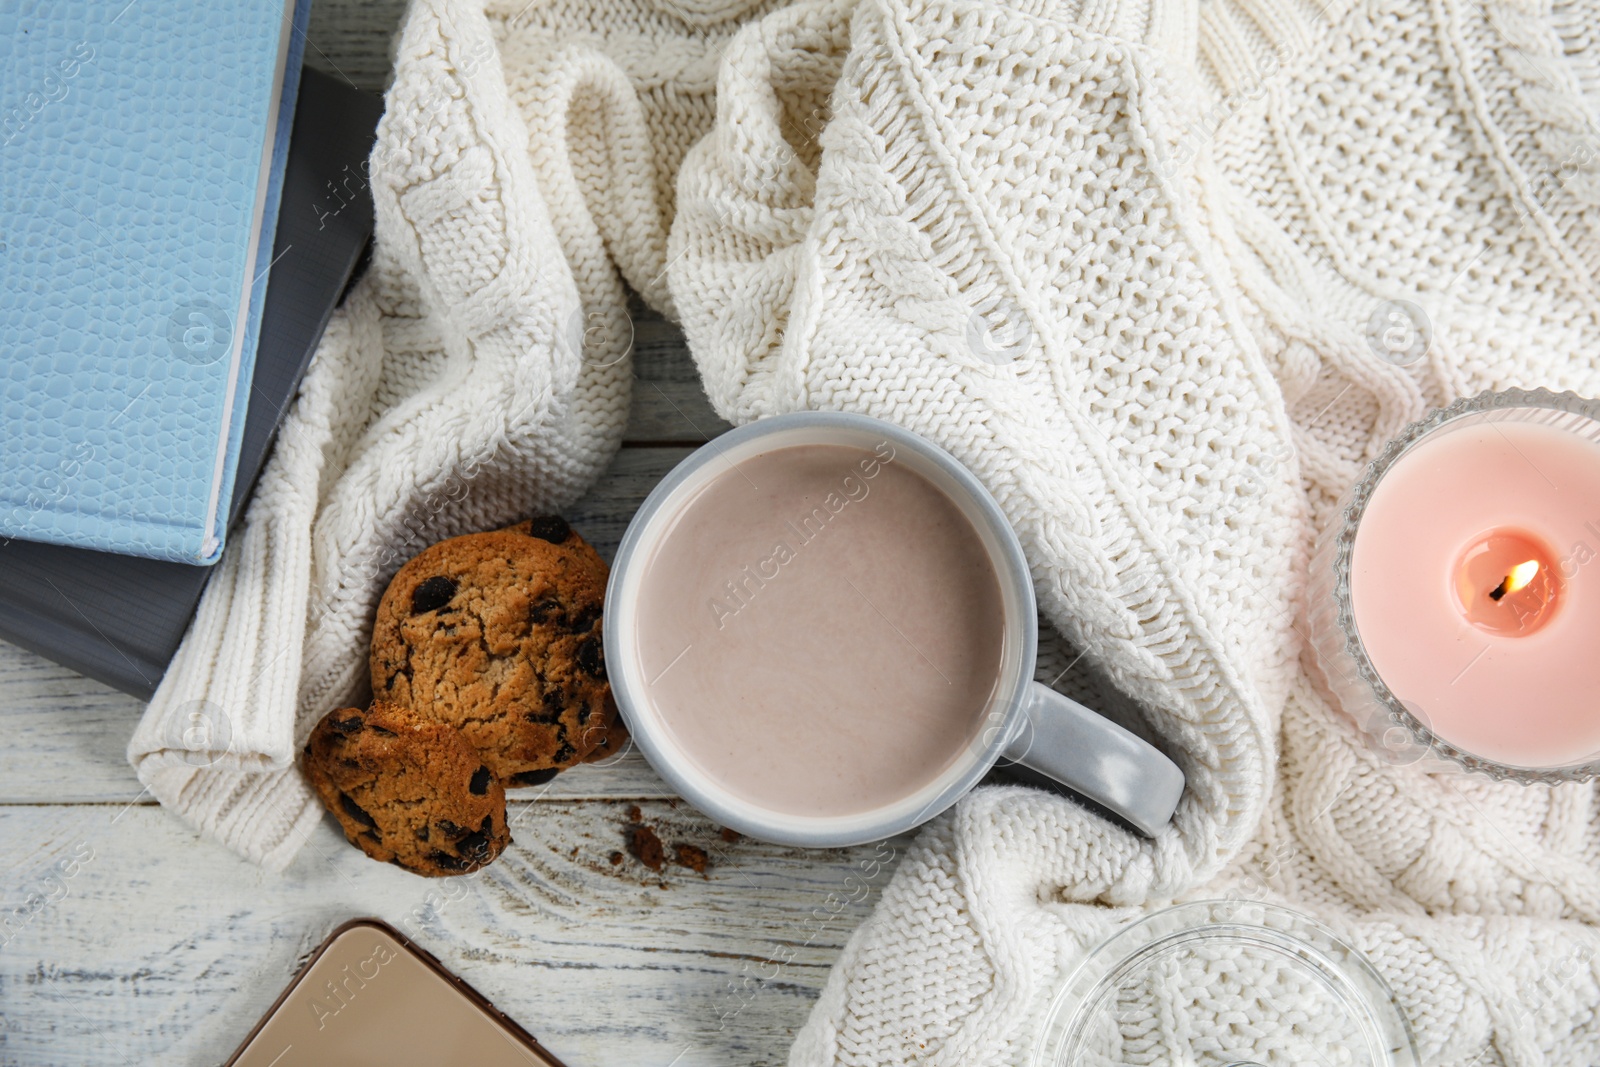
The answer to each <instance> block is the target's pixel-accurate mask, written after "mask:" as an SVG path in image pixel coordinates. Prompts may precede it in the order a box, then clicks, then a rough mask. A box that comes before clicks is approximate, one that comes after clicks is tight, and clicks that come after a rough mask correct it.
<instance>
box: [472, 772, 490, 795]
mask: <svg viewBox="0 0 1600 1067" xmlns="http://www.w3.org/2000/svg"><path fill="white" fill-rule="evenodd" d="M467 788H468V789H470V790H471V791H472V795H473V796H475V797H481V796H483V794H485V793H487V792H488V791H489V768H487V767H479V768H478V769H477V770H475V771H473V772H472V781H470V782H468V783H467Z"/></svg>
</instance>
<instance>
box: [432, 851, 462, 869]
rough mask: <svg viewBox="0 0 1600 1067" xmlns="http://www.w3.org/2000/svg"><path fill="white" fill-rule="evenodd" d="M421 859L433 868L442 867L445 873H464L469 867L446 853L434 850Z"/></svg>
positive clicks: (456, 857) (459, 859)
mask: <svg viewBox="0 0 1600 1067" xmlns="http://www.w3.org/2000/svg"><path fill="white" fill-rule="evenodd" d="M423 858H424V859H426V860H427V861H428V862H429V863H431V864H433V865H434V866H435V867H442V868H443V869H445V870H447V871H464V870H466V869H467V867H468V866H469V864H468V862H467V861H466V860H464V859H461V858H460V857H458V856H452V855H450V853H448V852H440V851H439V850H438V849H434V850H433V851H432V852H430V853H428V854H427V855H426V856H424V857H423Z"/></svg>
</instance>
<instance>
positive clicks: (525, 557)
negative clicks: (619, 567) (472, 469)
mask: <svg viewBox="0 0 1600 1067" xmlns="http://www.w3.org/2000/svg"><path fill="white" fill-rule="evenodd" d="M607 573H608V569H607V567H606V564H605V561H604V560H602V559H601V558H600V556H599V554H598V553H597V552H595V550H594V549H593V548H591V547H590V546H589V544H588V543H587V542H585V541H584V540H583V538H581V537H579V536H578V535H577V533H575V532H574V531H573V530H572V529H571V528H570V527H569V526H568V525H567V523H566V522H565V521H564V520H562V519H561V518H559V517H557V516H548V517H544V518H536V519H530V520H528V521H527V522H522V523H519V524H517V525H516V526H511V527H508V528H506V529H504V530H495V531H492V532H489V533H479V534H467V535H466V536H463V537H456V538H452V539H450V540H448V541H441V542H440V543H439V544H436V545H433V546H432V547H430V548H428V549H425V550H424V551H423V552H422V553H421V554H420V555H418V556H417V557H416V558H415V559H413V560H411V562H409V563H407V564H406V565H405V566H404V567H402V568H400V572H399V573H398V574H396V575H395V577H394V580H393V581H392V582H390V584H389V589H388V591H387V592H385V593H384V595H383V600H382V602H381V603H380V604H379V605H378V617H377V622H376V624H375V625H374V627H373V634H372V662H371V666H372V690H373V694H374V696H375V697H376V699H379V700H387V701H393V702H395V703H399V704H403V705H405V706H407V707H410V708H413V709H414V710H416V711H417V712H418V713H420V714H423V715H426V716H428V717H430V718H432V719H434V720H436V721H439V722H443V723H448V724H449V725H451V726H454V727H456V728H458V729H459V730H460V731H461V733H462V736H463V737H464V738H465V739H466V741H467V743H468V744H470V745H471V746H472V747H473V748H474V749H476V750H477V752H478V754H479V756H480V757H481V758H482V759H483V762H484V763H486V764H487V765H488V766H489V769H490V770H491V771H493V772H494V774H495V775H496V776H498V777H499V778H501V780H502V781H503V782H504V783H505V784H506V785H507V786H514V785H533V784H537V783H539V782H542V781H548V780H549V778H550V777H551V776H552V775H553V774H554V772H555V771H558V770H561V769H563V768H566V767H570V766H572V765H573V764H576V763H580V762H582V761H583V760H586V759H598V758H600V757H603V756H604V755H606V754H608V753H610V752H612V751H614V750H615V749H616V748H617V746H618V745H619V744H620V743H621V741H622V740H623V739H624V737H625V736H626V734H625V732H624V730H623V727H622V723H621V720H620V718H619V717H618V715H617V710H616V704H615V703H614V702H613V701H612V698H611V686H610V685H609V684H608V683H607V682H606V662H605V649H604V646H603V645H602V643H601V618H600V613H601V609H602V606H603V604H604V598H605V587H606V576H607Z"/></svg>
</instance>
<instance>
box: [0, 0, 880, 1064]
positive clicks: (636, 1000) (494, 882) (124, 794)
mask: <svg viewBox="0 0 1600 1067" xmlns="http://www.w3.org/2000/svg"><path fill="white" fill-rule="evenodd" d="M319 4H320V7H319V9H318V11H317V13H316V15H315V16H314V19H313V23H312V30H311V34H310V41H311V44H312V47H311V48H308V49H307V55H308V59H309V60H310V61H311V62H313V63H315V64H317V65H319V66H322V67H324V68H325V69H330V70H332V69H337V70H339V71H341V72H342V73H344V74H345V75H347V76H348V77H349V78H350V79H351V80H352V81H354V82H356V83H357V84H360V85H362V86H363V87H364V88H373V89H377V88H381V86H382V83H383V80H384V77H385V74H386V69H387V67H386V64H387V60H386V58H384V57H385V56H386V51H387V40H388V35H389V33H390V32H391V30H392V27H393V26H394V25H395V24H396V23H397V22H398V18H399V14H400V10H401V5H400V4H397V3H394V2H393V0H386V2H384V3H381V4H377V5H362V4H357V3H352V2H343V3H338V2H333V0H319ZM636 337H637V341H636V350H635V362H636V374H637V375H638V380H637V381H636V383H635V389H634V406H633V413H632V419H631V424H630V429H629V433H628V443H627V444H626V445H625V446H624V448H623V450H622V452H621V453H620V454H619V455H618V456H617V459H616V461H615V462H614V463H613V464H612V467H611V470H610V471H609V472H608V473H607V475H606V476H605V478H604V479H603V480H602V481H601V483H600V484H599V485H598V486H597V487H596V489H595V490H594V492H593V493H591V494H590V496H589V497H588V498H587V499H586V500H584V501H583V502H582V503H581V504H579V505H578V506H577V507H576V508H575V509H573V511H572V512H571V513H570V515H569V517H570V518H571V519H572V521H573V523H574V525H576V526H577V527H578V529H579V530H581V531H582V533H583V534H584V535H585V536H586V537H588V538H589V539H590V540H591V541H593V542H594V543H595V544H596V545H597V546H599V548H600V549H601V551H602V552H603V553H605V554H606V555H607V556H608V557H609V555H610V553H611V551H612V550H613V549H614V548H615V546H616V543H617V540H618V539H619V538H620V536H621V534H622V530H623V527H624V526H625V525H626V523H627V521H628V518H629V516H630V515H631V514H632V512H633V509H634V508H635V507H637V505H638V504H639V502H640V501H641V500H643V498H644V496H645V494H646V493H647V492H648V491H649V489H650V487H651V486H652V485H653V484H654V483H655V481H656V480H657V479H658V478H660V477H661V475H663V474H664V473H665V472H666V471H667V470H668V469H669V468H670V467H671V466H672V465H673V464H674V463H676V462H677V461H678V460H679V459H681V458H682V457H683V456H684V455H686V454H687V453H688V452H689V451H690V450H691V449H692V448H693V447H694V446H695V445H696V444H697V443H699V442H701V441H704V440H706V438H707V436H708V435H713V434H715V433H717V432H719V431H721V430H722V429H725V428H726V427H725V425H724V424H723V423H721V422H720V421H719V420H718V419H717V418H716V416H715V415H714V414H713V413H712V412H711V410H710V408H709V406H708V404H707V403H706V400H705V397H704V394H703V393H702V392H701V390H700V386H699V383H698V380H697V379H696V377H695V375H694V370H693V367H692V365H691V364H690V361H689V358H688V356H687V354H686V352H685V350H684V348H683V342H682V338H681V336H680V335H678V333H677V331H676V330H675V329H674V328H672V327H671V326H669V325H667V324H665V323H663V322H661V321H660V320H659V319H657V318H655V317H653V316H650V315H647V314H641V315H640V316H639V317H638V323H637V328H636ZM141 710H142V709H141V705H140V704H139V702H138V701H136V700H134V699H132V698H130V697H126V696H123V695H121V694H119V693H116V692H114V691H112V690H110V689H107V688H106V687H104V686H102V685H100V684H98V683H96V682H92V681H89V680H88V679H85V678H83V677H81V676H79V675H76V674H74V673H72V672H71V671H68V670H66V669H64V668H61V667H57V666H55V665H53V664H51V663H49V662H47V661H45V660H43V659H40V658H39V657H37V656H34V655H32V654H30V653H27V652H24V651H22V650H20V649H17V648H14V647H12V646H9V645H4V644H0V1064H5V1065H10V1064H49V1065H59V1064H130V1065H133V1064H137V1065H143V1064H156V1063H159V1064H165V1065H177V1064H215V1063H219V1062H221V1061H222V1060H223V1059H225V1058H226V1057H227V1055H228V1054H229V1053H230V1052H231V1051H232V1050H233V1048H234V1047H235V1045H236V1044H237V1043H238V1041H239V1040H240V1039H241V1038H242V1036H243V1035H244V1034H245V1033H246V1032H247V1031H248V1030H249V1029H250V1027H251V1025H252V1024H253V1023H254V1022H255V1020H256V1018H257V1017H258V1016H259V1015H260V1014H261V1013H262V1011H264V1010H265V1009H266V1007H267V1005H268V1004H270V1003H271V1001H272V1000H273V998H274V997H275V996H276V995H277V993H278V991H279V990H280V989H281V987H282V986H283V985H284V984H285V983H286V982H287V981H288V979H289V977H290V976H291V975H292V974H293V973H294V971H295V969H296V966H297V962H298V961H299V960H300V959H301V958H302V957H303V956H304V955H305V954H306V953H307V952H308V951H309V950H310V949H311V948H312V947H313V946H315V945H316V944H317V943H318V942H319V941H321V940H322V938H323V937H324V936H325V935H326V934H327V933H328V931H330V930H331V929H332V928H333V927H335V926H337V925H338V924H339V923H340V922H342V921H344V920H346V919H348V918H351V917H353V916H358V915H373V916H377V917H379V918H382V919H385V920H387V921H388V922H390V923H392V924H394V925H395V926H398V927H400V928H401V930H402V931H404V932H406V933H409V934H411V935H412V936H413V937H414V938H415V940H416V941H417V943H418V944H420V945H421V946H423V947H424V948H426V949H428V950H429V951H431V952H433V953H434V954H435V955H437V956H438V957H439V958H440V959H441V960H442V961H443V962H444V963H445V965H446V966H448V967H450V968H451V969H452V970H454V971H455V972H456V973H457V974H459V975H460V976H461V977H463V978H464V979H466V980H467V981H468V982H469V983H471V984H472V985H473V986H475V987H477V988H478V989H479V990H480V991H481V992H483V993H484V994H485V995H487V996H488V997H489V998H490V999H491V1000H493V1001H494V1002H495V1004H496V1005H497V1006H499V1007H500V1008H501V1009H502V1010H504V1011H505V1012H507V1013H508V1014H509V1015H511V1016H512V1017H513V1018H515V1019H516V1020H517V1021H518V1022H520V1023H521V1024H522V1025H523V1026H525V1027H526V1028H527V1029H528V1030H530V1031H531V1032H532V1033H534V1034H535V1035H536V1036H537V1037H539V1038H540V1040H541V1041H543V1042H544V1043H545V1044H546V1045H547V1046H548V1047H549V1048H551V1050H552V1051H554V1052H555V1053H556V1054H557V1055H559V1056H561V1057H562V1058H563V1059H565V1060H566V1061H567V1062H568V1063H569V1064H570V1065H571V1067H601V1065H628V1067H651V1065H657V1067H667V1065H669V1064H676V1065H678V1067H694V1065H699V1064H739V1065H757V1064H778V1063H782V1062H784V1060H785V1056H786V1051H787V1049H788V1046H789V1044H790V1042H791V1041H792V1039H793V1036H794V1034H795V1032H796V1030H797V1029H798V1028H799V1027H800V1025H801V1024H802V1023H803V1022H804V1021H805V1018H806V1015H807V1013H808V1012H809V1010H810V1008H811V1004H812V1002H813V1001H814V999H815V997H816V994H817V991H818V990H819V988H820V987H821V984H822V982H823V981H824V980H825V978H826V976H827V972H828V968H829V966H830V965H831V963H832V962H833V960H834V958H835V957H836V955H837V953H838V950H839V948H840V946H841V945H842V944H843V942H844V939H845V938H846V937H847V936H848V935H849V933H850V931H851V930H852V929H853V928H854V927H855V926H856V924H857V923H859V922H860V921H861V920H862V919H863V918H864V917H865V915H866V914H867V913H868V911H869V910H870V908H871V906H872V903H873V901H874V899H875V898H876V896H877V894H878V892H879V890H880V889H881V887H882V885H883V883H884V882H886V881H887V879H888V877H889V872H890V870H891V869H892V866H893V864H892V863H888V864H881V863H878V862H874V861H876V860H879V859H880V858H881V857H882V856H883V855H885V850H880V849H878V848H875V847H873V846H867V847H863V848H859V849H849V850H842V851H839V852H805V851H800V850H794V849H785V848H778V847H775V846H769V845H763V844H760V843H757V842H753V841H748V840H737V841H733V842H728V841H724V840H723V838H722V836H721V835H720V833H719V830H720V828H719V827H717V826H716V825H714V824H712V823H711V822H710V821H709V820H707V819H705V818H704V817H702V816H701V815H699V814H698V813H697V812H695V811H693V810H692V809H690V808H689V807H688V806H687V805H685V804H683V803H681V802H679V801H677V800H675V799H674V798H673V797H672V795H671V792H670V790H668V789H667V787H666V786H665V785H664V784H663V783H662V782H661V781H660V779H658V778H657V777H656V776H655V775H654V774H653V773H652V772H651V771H650V769H649V767H648V766H647V765H646V764H645V763H644V761H643V760H642V759H641V758H640V757H639V756H638V755H637V754H630V755H628V756H627V757H625V758H624V759H623V760H621V761H620V762H619V763H617V764H616V765H615V766H611V767H606V768H593V767H581V768H577V769H575V770H573V771H570V772H567V773H565V774H562V775H561V776H559V777H558V778H557V779H556V780H555V781H554V782H553V783H551V785H550V786H549V787H548V788H547V789H546V790H545V791H544V792H543V794H542V795H540V796H538V797H537V798H534V799H528V798H529V797H531V795H532V794H531V791H523V792H522V793H521V794H519V796H520V797H522V799H515V800H513V803H512V812H511V820H512V824H513V835H514V837H515V844H513V845H512V846H511V847H510V848H509V849H507V851H506V852H505V854H504V855H503V856H502V857H501V858H500V859H499V860H498V861H497V862H496V863H495V864H493V865H492V866H491V867H489V868H488V869H486V870H484V871H482V872H479V873H478V874H475V875H471V876H467V877H461V878H451V879H442V880H431V879H422V878H418V877H416V876H413V875H410V874H407V873H405V872H403V871H400V870H398V869H396V868H394V867H391V866H388V865H386V864H378V863H374V862H372V861H371V860H368V859H366V858H365V857H364V856H363V855H361V854H360V853H359V852H357V851H356V850H355V849H353V848H351V847H350V846H349V845H348V844H346V843H345V841H344V839H343V838H342V836H341V835H340V834H339V833H338V831H337V829H336V827H335V826H334V824H333V822H332V820H331V819H329V820H326V821H325V822H324V823H323V825H322V826H321V827H319V829H318V831H317V833H316V835H315V836H314V838H313V840H312V842H311V844H310V846H309V847H307V848H306V849H305V850H304V851H303V852H302V853H301V855H300V856H299V858H297V860H296V861H295V863H294V865H293V866H292V867H291V868H290V869H289V871H288V872H286V873H285V874H282V875H273V874H267V873H265V872H262V871H260V870H258V869H256V868H254V867H252V866H250V865H249V864H247V863H245V862H244V861H243V860H240V859H237V858H236V857H234V856H233V855H232V854H231V853H229V852H227V851H225V850H224V849H222V848H221V847H219V846H217V845H215V844H212V843H210V842H207V841H204V840H202V839H201V838H200V837H199V836H198V835H197V834H196V833H194V832H193V831H192V830H190V829H189V828H188V827H187V826H186V825H184V824H183V823H181V822H180V821H179V820H177V819H176V818H175V817H173V816H171V815H169V814H167V813H166V812H165V811H163V810H162V809H161V808H160V807H159V806H157V805H156V804H154V803H153V802H152V801H151V800H150V798H149V796H148V795H146V794H144V793H142V791H141V788H140V785H139V783H138V781H137V780H136V779H135V777H134V775H133V772H132V770H131V769H130V768H129V766H128V764H127V761H126V759H125V757H124V754H123V749H124V746H125V745H126V743H127V739H128V736H129V734H130V733H131V732H132V730H133V726H134V724H135V722H136V721H137V719H138V717H139V714H140V712H141ZM636 822H639V823H643V824H644V825H647V826H650V827H652V828H653V829H654V831H655V832H656V833H657V835H658V836H659V837H660V838H661V840H662V841H663V843H665V844H666V845H667V851H668V853H669V854H670V853H671V852H672V851H673V846H675V845H677V844H679V843H684V844H690V845H695V846H697V847H700V848H703V849H705V850H706V852H707V853H709V855H710V864H709V867H708V868H707V870H706V871H705V873H704V875H703V876H702V875H701V874H698V873H696V872H694V871H693V870H691V869H689V868H687V867H683V866H678V865H673V864H669V865H667V866H665V867H664V868H663V869H661V870H660V871H654V870H651V869H649V868H647V867H645V866H644V865H643V864H642V863H640V862H639V861H638V860H637V859H635V858H634V857H633V856H631V855H629V854H628V850H627V848H626V840H625V839H626V834H627V831H628V828H629V826H630V825H632V824H634V823H636ZM907 841H908V839H905V838H902V839H896V840H894V841H891V842H889V843H888V848H889V849H892V850H893V852H892V855H894V856H898V855H899V854H901V853H903V852H904V850H905V848H906V845H907Z"/></svg>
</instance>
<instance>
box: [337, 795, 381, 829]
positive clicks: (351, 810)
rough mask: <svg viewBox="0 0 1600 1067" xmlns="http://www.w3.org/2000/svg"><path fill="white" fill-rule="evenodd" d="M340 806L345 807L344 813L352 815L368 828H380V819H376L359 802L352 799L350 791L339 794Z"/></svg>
mask: <svg viewBox="0 0 1600 1067" xmlns="http://www.w3.org/2000/svg"><path fill="white" fill-rule="evenodd" d="M339 807H341V808H343V809H344V813H345V814H346V815H348V816H350V817H351V818H352V819H354V820H355V821H356V822H358V823H360V824H361V825H362V826H365V827H366V828H367V829H369V830H376V829H377V828H378V820H377V819H374V818H373V817H372V816H371V815H368V814H367V813H366V810H365V809H364V808H362V807H361V805H360V804H357V803H356V802H355V801H353V800H351V799H350V794H349V793H340V794H339Z"/></svg>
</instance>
